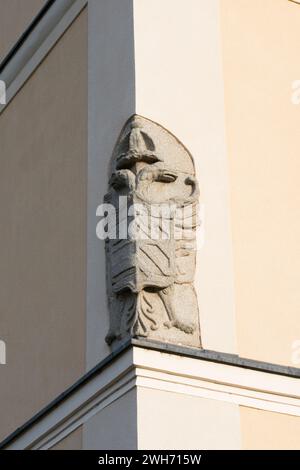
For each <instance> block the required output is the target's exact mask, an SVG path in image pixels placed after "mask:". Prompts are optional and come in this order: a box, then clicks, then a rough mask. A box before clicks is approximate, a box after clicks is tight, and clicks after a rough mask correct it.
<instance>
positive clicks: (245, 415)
mask: <svg viewBox="0 0 300 470" xmlns="http://www.w3.org/2000/svg"><path fill="white" fill-rule="evenodd" d="M240 413H241V430H242V447H243V449H249V450H264V449H270V450H288V449H292V450H293V449H296V450H299V449H300V418H299V417H297V416H289V415H284V414H279V413H272V412H269V411H262V410H256V409H253V408H246V407H244V406H241V407H240Z"/></svg>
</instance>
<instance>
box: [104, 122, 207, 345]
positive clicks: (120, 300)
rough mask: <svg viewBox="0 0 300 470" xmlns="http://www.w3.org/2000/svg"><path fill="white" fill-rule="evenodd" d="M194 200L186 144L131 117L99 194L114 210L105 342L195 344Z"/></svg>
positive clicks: (108, 255)
mask: <svg viewBox="0 0 300 470" xmlns="http://www.w3.org/2000/svg"><path fill="white" fill-rule="evenodd" d="M198 199H199V189H198V183H197V180H196V177H195V169H194V164H193V159H192V157H191V155H190V153H189V152H188V151H187V149H186V148H185V147H184V146H183V145H182V144H181V143H180V142H179V141H178V140H177V139H176V138H175V137H174V136H173V135H172V134H171V133H169V132H168V131H167V130H166V129H164V128H163V127H161V126H159V125H158V124H156V123H154V122H152V121H150V120H148V119H145V118H143V117H140V116H136V115H135V116H133V117H132V118H130V119H129V121H128V122H127V123H126V124H125V126H124V128H123V130H122V132H121V135H120V137H119V139H118V141H117V144H116V146H115V149H114V152H113V157H112V162H111V170H110V180H109V190H108V193H107V195H106V196H105V202H106V203H109V204H111V205H112V206H113V207H114V208H115V212H116V221H115V225H116V226H115V230H112V231H110V233H115V236H110V237H109V238H107V239H106V264H107V292H108V304H109V311H110V330H109V332H108V335H107V337H106V341H107V343H108V344H112V345H113V346H115V345H117V344H119V342H120V341H124V340H126V339H128V338H130V337H143V338H148V339H153V340H158V341H163V342H171V343H175V344H183V345H187V346H193V347H200V346H201V342H200V328H199V314H198V304H197V296H196V293H195V289H194V286H193V280H194V272H195V263H196V227H197V209H198Z"/></svg>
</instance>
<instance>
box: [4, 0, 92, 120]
mask: <svg viewBox="0 0 300 470" xmlns="http://www.w3.org/2000/svg"><path fill="white" fill-rule="evenodd" d="M87 2H88V0H59V1H55V2H54V3H53V4H51V6H50V8H48V9H46V10H45V13H44V15H43V16H42V17H41V18H40V20H39V22H38V23H37V24H35V23H34V28H33V29H32V30H31V31H30V32H29V33H26V34H25V36H26V39H24V40H22V42H21V43H20V46H19V47H18V49H16V50H14V53H13V54H9V56H8V58H7V59H4V62H3V65H2V66H1V64H0V70H1V72H0V79H1V80H3V81H4V82H5V84H6V104H5V105H1V106H0V113H1V112H2V111H3V110H4V109H5V108H6V106H7V105H8V104H9V102H10V101H11V100H12V99H13V97H14V96H15V95H16V94H17V93H18V91H19V90H20V88H21V87H22V86H23V85H24V83H25V82H26V80H28V78H29V77H30V75H31V74H32V73H33V72H34V71H35V69H36V68H37V67H38V66H39V64H40V63H41V62H42V60H43V59H44V58H45V57H46V55H47V54H48V53H49V51H50V50H51V49H52V47H53V46H54V45H55V44H56V42H57V41H58V40H59V38H60V37H61V36H62V35H63V34H64V32H65V31H66V30H67V28H68V27H69V26H70V24H71V23H72V22H73V21H74V20H75V18H76V17H77V16H78V15H79V13H80V12H81V11H82V9H83V8H84V7H85V6H86V5H87ZM14 49H15V48H14Z"/></svg>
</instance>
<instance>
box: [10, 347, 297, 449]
mask: <svg viewBox="0 0 300 470" xmlns="http://www.w3.org/2000/svg"><path fill="white" fill-rule="evenodd" d="M133 388H135V389H136V390H137V392H138V390H139V389H140V388H148V389H155V390H162V391H168V392H173V393H179V394H184V395H189V396H197V397H202V398H208V399H211V400H218V401H224V402H229V403H235V404H237V405H242V406H247V407H251V408H256V409H261V410H267V411H272V412H275V413H284V414H288V415H292V416H300V381H299V379H298V378H293V377H286V376H283V375H279V374H274V373H272V374H270V373H268V372H264V371H256V370H251V369H247V368H243V367H238V366H234V365H227V364H221V363H217V362H208V361H205V360H202V359H199V358H194V357H184V356H180V357H179V356H178V355H175V354H172V353H166V352H159V351H155V350H149V349H144V348H141V347H131V348H129V349H127V350H125V351H124V352H123V353H122V354H120V355H119V356H118V357H117V358H115V360H113V361H112V362H110V363H108V364H107V365H106V366H105V367H104V368H103V369H102V370H101V371H100V372H99V373H98V374H96V375H92V376H91V378H90V379H89V380H87V381H86V382H84V383H83V384H81V385H80V386H79V387H78V388H76V387H75V388H74V389H73V391H72V392H71V393H69V394H68V395H67V396H66V397H65V398H63V399H61V400H60V402H59V403H58V404H56V406H53V408H52V409H50V410H49V411H48V412H47V413H45V414H44V415H42V416H41V417H40V418H39V419H37V420H36V421H35V422H34V423H33V424H32V425H31V426H29V427H28V428H25V429H24V431H23V432H22V433H21V434H20V435H19V436H16V437H15V439H13V440H11V441H8V443H7V444H6V446H4V448H6V449H50V448H51V447H53V446H54V445H55V444H56V443H57V442H59V441H60V440H62V439H63V438H64V437H66V436H67V435H68V434H70V433H71V432H72V431H74V430H75V429H77V428H78V427H79V426H81V425H82V424H84V423H86V422H87V421H88V420H89V419H90V418H91V417H92V416H94V415H95V414H96V413H99V411H101V410H102V409H103V408H105V407H107V406H108V405H109V404H111V403H112V402H114V401H115V400H118V399H119V398H120V397H121V396H122V395H124V394H125V393H127V392H128V391H129V390H131V389H133ZM138 399H139V398H138V394H137V400H138Z"/></svg>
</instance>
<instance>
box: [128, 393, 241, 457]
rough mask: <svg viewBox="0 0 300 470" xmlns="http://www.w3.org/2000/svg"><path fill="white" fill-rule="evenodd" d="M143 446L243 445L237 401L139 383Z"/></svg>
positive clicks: (202, 446)
mask: <svg viewBox="0 0 300 470" xmlns="http://www.w3.org/2000/svg"><path fill="white" fill-rule="evenodd" d="M137 406H138V414H137V416H138V448H139V449H239V448H240V430H239V426H240V417H239V410H238V407H236V405H234V404H231V403H225V402H221V401H216V400H209V399H204V398H199V397H195V396H191V395H184V394H180V393H173V392H166V391H161V390H153V389H150V388H149V389H148V388H143V387H138V394H137Z"/></svg>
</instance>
